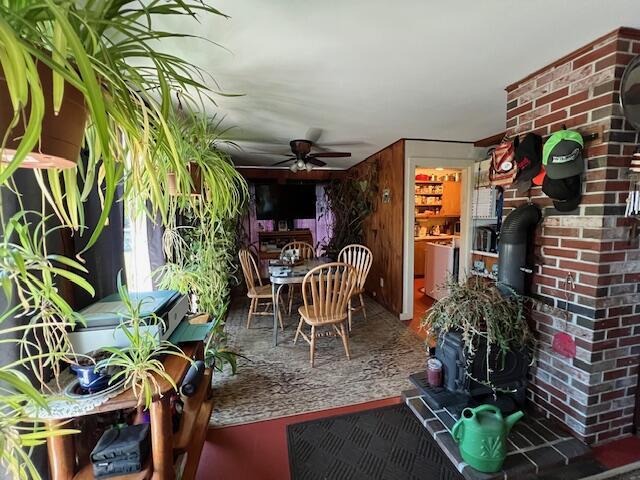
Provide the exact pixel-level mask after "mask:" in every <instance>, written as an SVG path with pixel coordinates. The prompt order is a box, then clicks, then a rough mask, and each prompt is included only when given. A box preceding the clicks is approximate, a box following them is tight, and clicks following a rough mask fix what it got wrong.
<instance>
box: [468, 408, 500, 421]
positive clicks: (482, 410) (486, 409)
mask: <svg viewBox="0 0 640 480" xmlns="http://www.w3.org/2000/svg"><path fill="white" fill-rule="evenodd" d="M478 412H493V413H495V414H496V416H497V417H498V418H502V411H501V410H500V409H499V408H498V407H496V406H495V405H480V406H479V407H476V408H474V409H473V413H478Z"/></svg>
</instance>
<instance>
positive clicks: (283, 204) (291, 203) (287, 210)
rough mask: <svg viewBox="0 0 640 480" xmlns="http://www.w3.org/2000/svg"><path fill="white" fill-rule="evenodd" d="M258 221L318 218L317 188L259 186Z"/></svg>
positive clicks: (305, 186) (275, 185)
mask: <svg viewBox="0 0 640 480" xmlns="http://www.w3.org/2000/svg"><path fill="white" fill-rule="evenodd" d="M255 189H256V217H257V218H258V220H294V219H302V218H316V186H315V185H312V184H284V185H279V184H258V185H256V186H255Z"/></svg>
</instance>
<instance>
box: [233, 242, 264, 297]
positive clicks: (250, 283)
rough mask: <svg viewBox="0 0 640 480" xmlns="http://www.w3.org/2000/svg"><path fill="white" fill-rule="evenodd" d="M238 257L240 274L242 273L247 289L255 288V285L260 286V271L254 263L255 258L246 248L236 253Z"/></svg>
mask: <svg viewBox="0 0 640 480" xmlns="http://www.w3.org/2000/svg"><path fill="white" fill-rule="evenodd" d="M238 257H239V258H240V266H241V267H242V274H243V275H244V280H245V282H247V290H249V291H251V290H254V289H255V288H256V286H260V287H261V286H262V279H261V278H260V273H259V271H258V265H257V264H256V260H255V258H253V255H252V254H251V252H250V251H249V250H247V249H244V248H243V249H242V250H240V252H239V253H238Z"/></svg>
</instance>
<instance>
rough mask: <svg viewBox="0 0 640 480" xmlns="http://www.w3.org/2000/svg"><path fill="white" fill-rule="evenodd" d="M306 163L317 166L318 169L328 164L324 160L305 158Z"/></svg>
mask: <svg viewBox="0 0 640 480" xmlns="http://www.w3.org/2000/svg"><path fill="white" fill-rule="evenodd" d="M305 161H306V162H308V163H311V164H313V165H315V166H316V167H324V166H325V165H326V164H327V162H323V161H322V160H318V159H317V158H315V157H307V158H305Z"/></svg>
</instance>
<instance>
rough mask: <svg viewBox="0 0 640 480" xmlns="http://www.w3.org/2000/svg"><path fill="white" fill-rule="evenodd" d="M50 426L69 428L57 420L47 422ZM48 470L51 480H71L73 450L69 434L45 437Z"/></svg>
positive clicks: (73, 459)
mask: <svg viewBox="0 0 640 480" xmlns="http://www.w3.org/2000/svg"><path fill="white" fill-rule="evenodd" d="M49 425H50V426H51V428H69V427H68V426H63V425H61V424H60V423H59V422H55V421H51V422H49ZM47 453H48V454H49V471H50V472H51V479H52V480H71V479H72V478H73V476H74V474H75V464H76V459H75V452H74V447H73V438H72V436H71V435H59V436H56V437H49V438H47Z"/></svg>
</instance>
